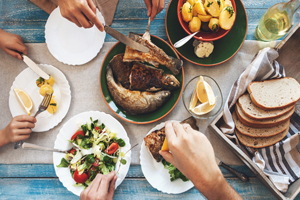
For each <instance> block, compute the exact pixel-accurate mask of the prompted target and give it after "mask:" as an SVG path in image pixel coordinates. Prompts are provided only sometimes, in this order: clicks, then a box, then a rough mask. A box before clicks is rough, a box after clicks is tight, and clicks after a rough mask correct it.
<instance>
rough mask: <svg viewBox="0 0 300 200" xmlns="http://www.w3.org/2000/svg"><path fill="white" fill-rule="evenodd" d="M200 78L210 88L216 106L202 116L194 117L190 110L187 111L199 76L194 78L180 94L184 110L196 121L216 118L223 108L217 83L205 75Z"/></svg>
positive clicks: (221, 96)
mask: <svg viewBox="0 0 300 200" xmlns="http://www.w3.org/2000/svg"><path fill="white" fill-rule="evenodd" d="M201 76H202V77H203V79H204V81H206V82H207V83H208V84H209V85H210V86H211V88H212V90H213V92H214V95H215V97H216V98H217V103H216V106H215V107H214V109H213V110H212V111H210V112H209V113H206V114H204V115H196V114H195V113H193V112H192V111H191V110H189V106H190V101H191V98H192V95H193V92H194V90H195V88H196V85H197V82H198V81H199V76H195V77H194V78H192V79H191V80H190V81H189V82H188V83H187V84H186V86H185V88H184V89H183V93H182V101H183V105H184V107H185V108H186V110H187V111H188V112H189V113H190V114H191V115H192V116H193V117H195V118H197V119H208V118H212V117H214V116H216V115H217V114H218V113H219V111H220V110H221V108H222V106H223V95H222V91H221V88H220V87H219V85H218V83H217V82H216V81H215V80H214V79H213V78H211V77H210V76H206V75H201Z"/></svg>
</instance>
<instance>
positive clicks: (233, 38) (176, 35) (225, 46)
mask: <svg viewBox="0 0 300 200" xmlns="http://www.w3.org/2000/svg"><path fill="white" fill-rule="evenodd" d="M235 3H236V19H235V23H234V25H233V27H232V28H231V30H230V31H229V33H228V34H227V35H225V36H224V37H223V38H221V39H219V40H216V41H214V42H213V43H214V51H213V53H212V54H211V55H210V56H209V57H207V58H198V57H197V56H196V55H195V53H194V47H193V41H194V39H191V40H190V41H189V42H188V43H186V44H185V45H183V46H182V47H180V48H178V49H176V51H177V53H178V54H179V55H180V56H182V57H183V58H184V59H186V60H187V61H189V62H191V63H194V64H196V65H202V66H214V65H218V64H221V63H223V62H226V61H228V60H229V59H230V58H232V57H233V56H234V55H235V54H236V53H237V52H238V51H239V50H240V48H241V47H242V45H243V43H244V41H245V39H246V35H247V28H248V18H247V14H246V10H245V7H244V5H243V3H242V2H241V1H240V0H235ZM177 4H178V0H171V1H170V4H169V7H168V10H167V12H166V19H165V27H166V33H167V36H168V38H169V41H170V43H171V44H172V45H174V43H175V42H177V41H178V40H180V39H182V38H184V37H186V36H187V33H186V32H185V31H184V30H183V28H182V27H181V25H180V23H179V20H178V17H177Z"/></svg>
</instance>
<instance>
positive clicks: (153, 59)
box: [123, 32, 183, 75]
mask: <svg viewBox="0 0 300 200" xmlns="http://www.w3.org/2000/svg"><path fill="white" fill-rule="evenodd" d="M129 38H131V39H133V40H134V41H136V42H138V43H140V44H142V45H144V46H146V47H148V48H149V52H148V53H143V52H140V51H138V50H135V49H132V48H131V47H129V46H126V49H125V54H124V58H123V61H124V62H132V61H140V62H148V63H150V64H151V65H154V66H155V67H158V65H159V64H161V65H164V66H166V67H167V68H169V69H170V70H171V71H172V73H174V74H175V75H177V74H179V73H180V70H181V68H182V65H183V61H182V60H180V59H177V58H173V57H171V56H168V55H167V54H166V53H165V52H164V51H163V50H162V49H160V48H159V47H158V46H156V45H155V44H153V43H152V42H151V40H150V37H149V38H147V37H141V36H139V35H138V34H135V33H132V32H130V33H129Z"/></svg>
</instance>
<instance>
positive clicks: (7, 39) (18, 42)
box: [0, 29, 27, 60]
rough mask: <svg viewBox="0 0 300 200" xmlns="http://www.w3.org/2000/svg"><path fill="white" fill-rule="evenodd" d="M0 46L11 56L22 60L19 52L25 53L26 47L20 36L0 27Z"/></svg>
mask: <svg viewBox="0 0 300 200" xmlns="http://www.w3.org/2000/svg"><path fill="white" fill-rule="evenodd" d="M0 48H1V49H2V50H3V51H4V52H5V53H7V54H9V55H11V56H12V57H15V58H18V59H20V60H22V56H21V55H20V53H23V54H25V55H27V48H26V46H25V45H24V43H23V39H22V37H21V36H19V35H16V34H13V33H8V32H6V31H4V30H2V29H0Z"/></svg>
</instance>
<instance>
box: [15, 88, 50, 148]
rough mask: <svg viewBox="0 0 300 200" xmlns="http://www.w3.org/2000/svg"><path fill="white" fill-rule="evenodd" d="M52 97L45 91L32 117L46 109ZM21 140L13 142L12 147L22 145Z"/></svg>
mask: <svg viewBox="0 0 300 200" xmlns="http://www.w3.org/2000/svg"><path fill="white" fill-rule="evenodd" d="M51 98H52V94H49V93H46V94H45V96H44V99H43V101H42V102H41V104H40V106H39V109H38V111H37V112H36V113H35V115H34V117H36V116H38V114H40V113H41V112H44V111H45V110H47V108H48V106H49V105H50V101H51ZM22 144H23V141H19V142H16V143H15V146H14V149H18V148H20V147H21V146H22Z"/></svg>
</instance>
